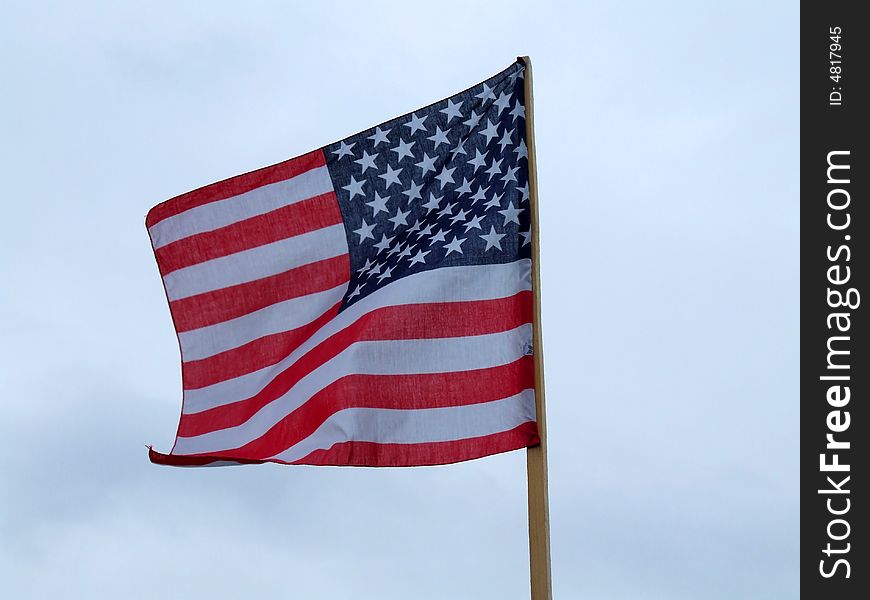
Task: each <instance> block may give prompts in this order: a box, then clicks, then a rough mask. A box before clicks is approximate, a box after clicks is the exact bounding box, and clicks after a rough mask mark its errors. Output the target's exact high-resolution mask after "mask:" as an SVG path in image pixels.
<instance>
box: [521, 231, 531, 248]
mask: <svg viewBox="0 0 870 600" xmlns="http://www.w3.org/2000/svg"><path fill="white" fill-rule="evenodd" d="M520 235H521V236H523V243H522V244H521V246H525V245H526V244H528V243H529V242H530V241H532V230H531V229H530V230H528V231H521V232H520Z"/></svg>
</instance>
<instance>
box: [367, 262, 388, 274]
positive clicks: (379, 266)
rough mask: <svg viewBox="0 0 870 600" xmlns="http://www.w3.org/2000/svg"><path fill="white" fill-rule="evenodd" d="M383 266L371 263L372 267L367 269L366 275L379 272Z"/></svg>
mask: <svg viewBox="0 0 870 600" xmlns="http://www.w3.org/2000/svg"><path fill="white" fill-rule="evenodd" d="M383 268H384V266H383V265H380V264H374V265H372V268H371V269H370V270H369V274H368V275H367V277H371V276H372V275H377V274H378V273H380V272H381V269H383Z"/></svg>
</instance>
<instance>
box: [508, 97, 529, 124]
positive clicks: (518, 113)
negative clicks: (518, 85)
mask: <svg viewBox="0 0 870 600" xmlns="http://www.w3.org/2000/svg"><path fill="white" fill-rule="evenodd" d="M510 114H511V116H513V118H514V120H513V122H514V123H516V121H517V117H521V118H523V119H525V118H526V107H524V106H523V105H522V104H520V101H519V100H517V101H516V104H514V107H513V108H512V109H511V112H510Z"/></svg>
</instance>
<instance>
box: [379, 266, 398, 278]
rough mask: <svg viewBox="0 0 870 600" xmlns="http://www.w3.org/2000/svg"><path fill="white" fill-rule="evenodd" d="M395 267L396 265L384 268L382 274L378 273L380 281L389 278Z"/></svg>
mask: <svg viewBox="0 0 870 600" xmlns="http://www.w3.org/2000/svg"><path fill="white" fill-rule="evenodd" d="M393 269H395V267H390V268H388V269H384V272H383V273H381V274H380V275H378V281H383V280H384V279H388V278H389V277H390V276H391V273H392V272H393Z"/></svg>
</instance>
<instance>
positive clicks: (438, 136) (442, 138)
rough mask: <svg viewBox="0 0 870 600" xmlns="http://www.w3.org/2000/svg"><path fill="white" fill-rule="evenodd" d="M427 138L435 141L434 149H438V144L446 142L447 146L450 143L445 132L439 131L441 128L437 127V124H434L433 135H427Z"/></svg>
mask: <svg viewBox="0 0 870 600" xmlns="http://www.w3.org/2000/svg"><path fill="white" fill-rule="evenodd" d="M429 139H430V140H432V141H433V142H435V149H436V150H437V149H438V146H440V145H441V144H447V145H448V146H449V145H450V142H449V141H448V139H447V132H445V131H441V128H440V127H438V126H437V125H436V126H435V133H434V134H433V135H431V136H429Z"/></svg>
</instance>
